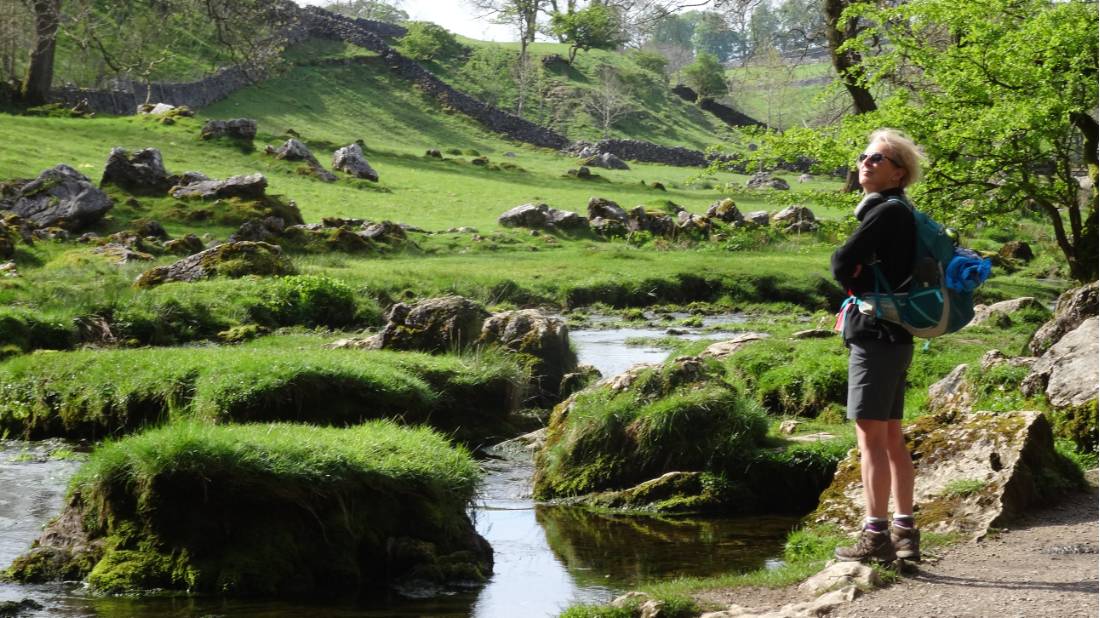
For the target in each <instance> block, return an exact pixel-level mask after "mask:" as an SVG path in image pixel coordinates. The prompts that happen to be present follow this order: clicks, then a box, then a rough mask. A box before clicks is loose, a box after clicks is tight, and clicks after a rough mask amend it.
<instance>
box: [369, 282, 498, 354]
mask: <svg viewBox="0 0 1100 618" xmlns="http://www.w3.org/2000/svg"><path fill="white" fill-rule="evenodd" d="M488 317H489V312H487V311H485V309H483V308H482V307H481V306H480V305H478V304H477V303H475V302H473V301H471V300H469V299H466V298H463V297H461V296H444V297H442V298H429V299H427V300H422V301H420V302H418V303H416V304H414V305H412V306H409V305H406V304H405V303H397V304H396V305H394V306H393V307H391V308H390V310H389V313H388V314H387V315H386V322H387V323H386V326H385V328H383V330H382V332H380V333H378V334H377V335H374V336H373V337H370V339H369V340H368V343H367V346H366V347H368V348H369V349H386V350H390V349H393V350H417V351H421V352H448V351H452V350H458V349H463V348H466V347H468V346H470V345H472V344H473V343H474V342H476V341H477V340H478V338H479V337H480V336H481V331H482V327H483V326H484V324H485V320H486V319H487V318H488Z"/></svg>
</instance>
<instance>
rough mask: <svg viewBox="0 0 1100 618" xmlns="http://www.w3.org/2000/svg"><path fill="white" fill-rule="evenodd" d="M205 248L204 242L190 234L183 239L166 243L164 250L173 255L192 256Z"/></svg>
mask: <svg viewBox="0 0 1100 618" xmlns="http://www.w3.org/2000/svg"><path fill="white" fill-rule="evenodd" d="M204 248H205V245H203V244H202V240H201V239H199V237H198V236H195V235H194V234H188V235H186V236H184V237H183V238H177V239H175V240H169V241H168V242H166V243H164V250H165V251H167V252H168V253H171V254H173V255H192V254H194V253H198V252H199V251H202V250H203V249H204Z"/></svg>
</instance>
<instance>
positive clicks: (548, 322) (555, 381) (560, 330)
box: [478, 309, 577, 404]
mask: <svg viewBox="0 0 1100 618" xmlns="http://www.w3.org/2000/svg"><path fill="white" fill-rule="evenodd" d="M478 343H480V344H495V345H500V346H502V347H505V348H507V349H509V350H512V351H513V352H519V353H521V354H528V355H530V356H533V357H534V358H535V359H536V361H535V363H534V364H533V366H532V367H531V380H532V382H533V384H532V386H534V389H535V390H534V392H535V393H536V395H537V396H538V397H539V399H540V400H541V401H542V403H545V404H550V403H554V402H556V401H557V400H558V398H559V397H558V391H559V388H560V387H561V383H562V378H563V377H565V375H566V374H568V373H570V372H571V371H573V370H575V369H576V368H577V356H576V354H574V353H573V350H572V349H570V347H569V329H568V328H567V327H566V325H565V321H564V320H562V319H561V318H558V317H554V316H550V315H546V314H544V313H542V312H541V311H538V310H537V309H519V310H516V311H505V312H503V313H498V314H495V315H493V316H491V317H490V318H489V319H488V320H485V323H484V325H483V326H482V328H481V336H480V337H479V338H478Z"/></svg>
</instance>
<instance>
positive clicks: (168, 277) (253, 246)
mask: <svg viewBox="0 0 1100 618" xmlns="http://www.w3.org/2000/svg"><path fill="white" fill-rule="evenodd" d="M295 272H296V271H295V268H294V264H292V263H291V262H290V259H289V258H288V257H287V256H285V255H283V252H282V249H280V248H279V246H278V245H272V244H268V243H265V242H243V241H242V242H227V243H224V244H221V245H218V246H216V247H211V248H210V249H207V250H205V251H200V252H199V253H196V254H194V255H191V256H188V257H185V258H183V259H182V260H179V261H178V262H175V263H174V264H169V265H167V266H157V267H156V268H152V269H150V270H147V271H145V272H143V273H142V274H141V275H139V276H138V278H137V280H135V281H134V285H135V286H137V287H152V286H155V285H160V284H161V283H167V282H169V281H199V280H202V279H210V278H212V277H216V276H223V277H243V276H245V275H269V276H270V275H292V274H295Z"/></svg>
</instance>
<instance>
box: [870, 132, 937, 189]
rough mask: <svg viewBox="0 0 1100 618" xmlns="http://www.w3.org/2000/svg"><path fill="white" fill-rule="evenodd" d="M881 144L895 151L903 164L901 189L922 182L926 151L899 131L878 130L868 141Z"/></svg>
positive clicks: (896, 156)
mask: <svg viewBox="0 0 1100 618" xmlns="http://www.w3.org/2000/svg"><path fill="white" fill-rule="evenodd" d="M875 142H880V143H882V144H885V145H886V146H887V147H888V148H889V149H890V150H891V151H893V154H894V157H893V158H894V159H896V160H897V161H898V162H899V163H901V167H902V168H903V169H904V170H905V176H904V177H903V178H902V179H901V188H903V189H904V188H905V187H908V186H910V185H914V184H916V183H917V181H919V180H920V168H921V164H922V163H923V162H924V161H925V160H926V158H925V156H924V151H923V150H921V147H920V146H918V145H916V143H914V142H913V140H911V139H909V137H908V136H907V135H905V134H904V133H902V132H901V131H898V130H897V129H878V130H877V131H874V132H873V133H871V137H869V138H868V139H867V143H868V144H874V143H875Z"/></svg>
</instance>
